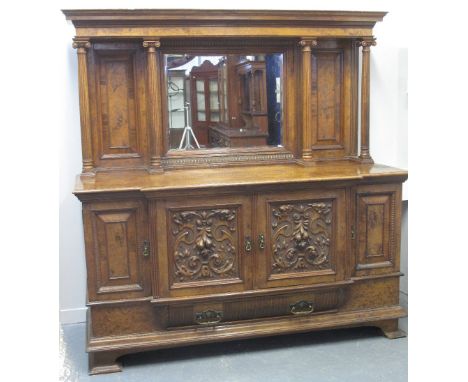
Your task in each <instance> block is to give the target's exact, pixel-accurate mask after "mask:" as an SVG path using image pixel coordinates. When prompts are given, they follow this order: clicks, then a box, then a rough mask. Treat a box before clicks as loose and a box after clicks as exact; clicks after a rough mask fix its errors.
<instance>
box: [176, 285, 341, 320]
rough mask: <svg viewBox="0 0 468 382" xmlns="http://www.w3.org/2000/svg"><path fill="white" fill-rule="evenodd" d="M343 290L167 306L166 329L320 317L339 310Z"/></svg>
mask: <svg viewBox="0 0 468 382" xmlns="http://www.w3.org/2000/svg"><path fill="white" fill-rule="evenodd" d="M343 300H344V290H343V288H340V289H333V290H327V291H321V292H300V293H289V294H282V295H273V296H264V297H252V298H244V299H242V300H239V299H237V300H226V301H219V302H207V303H195V304H187V305H179V306H178V305H175V306H169V307H168V308H167V309H168V320H167V326H168V327H179V326H206V325H218V324H223V323H227V322H235V321H242V320H252V319H259V318H270V317H271V318H274V317H287V316H291V317H293V316H297V317H302V316H306V315H314V314H320V313H323V312H327V311H333V310H336V309H338V308H339V306H340V305H341V304H342V303H343Z"/></svg>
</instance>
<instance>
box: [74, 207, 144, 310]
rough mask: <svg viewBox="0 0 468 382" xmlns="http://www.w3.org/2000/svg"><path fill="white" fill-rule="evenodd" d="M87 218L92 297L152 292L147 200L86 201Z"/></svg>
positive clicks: (89, 277)
mask: <svg viewBox="0 0 468 382" xmlns="http://www.w3.org/2000/svg"><path fill="white" fill-rule="evenodd" d="M83 218H84V223H85V224H84V233H85V245H86V263H87V270H88V299H89V301H95V300H110V299H112V300H119V299H127V298H128V299H129V298H136V297H143V296H149V295H150V294H151V267H150V265H149V262H150V260H149V256H145V254H146V253H144V252H145V248H144V247H145V241H146V240H147V221H146V205H145V202H144V201H118V202H91V203H85V204H84V208H83Z"/></svg>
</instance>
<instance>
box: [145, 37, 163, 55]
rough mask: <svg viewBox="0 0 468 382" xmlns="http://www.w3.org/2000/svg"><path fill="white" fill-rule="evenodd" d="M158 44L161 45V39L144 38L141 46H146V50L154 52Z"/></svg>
mask: <svg viewBox="0 0 468 382" xmlns="http://www.w3.org/2000/svg"><path fill="white" fill-rule="evenodd" d="M160 46H161V41H159V40H158V39H156V38H151V39H144V40H143V48H147V49H148V51H150V52H154V51H155V50H156V49H158V48H159V47H160Z"/></svg>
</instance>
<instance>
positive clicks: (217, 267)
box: [151, 195, 252, 297]
mask: <svg viewBox="0 0 468 382" xmlns="http://www.w3.org/2000/svg"><path fill="white" fill-rule="evenodd" d="M153 203H154V202H153ZM151 208H152V216H153V218H152V219H154V218H155V219H156V220H155V221H156V225H155V226H153V228H152V230H153V231H155V233H156V235H155V237H156V238H157V239H156V240H157V247H158V256H157V264H156V269H155V272H154V274H155V278H156V279H157V280H158V285H159V290H158V291H156V293H155V294H156V296H160V297H164V296H167V297H179V296H191V295H200V294H211V293H227V292H238V291H243V290H246V289H250V288H251V287H252V277H251V265H250V263H251V258H252V248H251V246H250V245H249V238H250V236H251V233H250V230H251V211H250V210H251V198H250V197H247V196H242V195H239V196H216V195H213V196H206V197H190V198H187V197H184V198H168V199H165V200H160V201H159V200H158V201H157V202H155V204H153V205H152V207H151ZM153 208H155V209H156V213H154V211H153Z"/></svg>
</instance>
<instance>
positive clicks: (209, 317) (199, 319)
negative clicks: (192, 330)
mask: <svg viewBox="0 0 468 382" xmlns="http://www.w3.org/2000/svg"><path fill="white" fill-rule="evenodd" d="M222 319H223V312H219V311H216V310H205V311H203V312H200V313H195V322H196V323H197V324H199V325H213V324H217V323H218V322H220V321H221V320H222Z"/></svg>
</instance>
